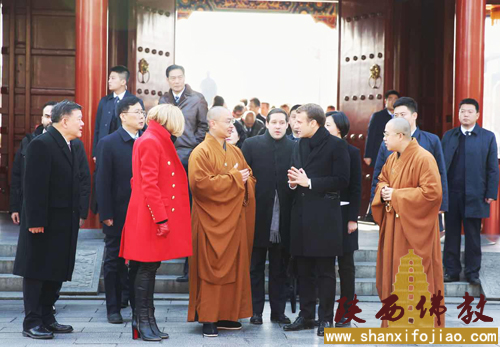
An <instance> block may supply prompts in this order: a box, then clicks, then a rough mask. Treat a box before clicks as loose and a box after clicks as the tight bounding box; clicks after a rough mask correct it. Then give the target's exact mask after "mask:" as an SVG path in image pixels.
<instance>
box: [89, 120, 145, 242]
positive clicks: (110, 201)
mask: <svg viewBox="0 0 500 347" xmlns="http://www.w3.org/2000/svg"><path fill="white" fill-rule="evenodd" d="M141 134H142V132H140V133H139V135H141ZM133 147H134V140H133V139H132V137H130V135H129V134H128V133H127V132H126V131H125V130H124V129H123V128H122V127H120V128H118V130H117V131H115V132H114V133H113V134H111V135H108V136H106V137H104V138H102V140H101V141H99V145H98V146H97V153H98V156H97V165H96V197H97V204H98V205H99V220H100V221H101V222H102V221H103V220H106V219H113V226H111V227H108V226H106V225H103V232H104V233H105V234H106V235H112V236H119V235H121V233H122V229H123V225H124V224H125V217H126V215H127V208H128V203H129V200H130V194H131V193H132V189H131V185H130V179H131V178H132V149H133Z"/></svg>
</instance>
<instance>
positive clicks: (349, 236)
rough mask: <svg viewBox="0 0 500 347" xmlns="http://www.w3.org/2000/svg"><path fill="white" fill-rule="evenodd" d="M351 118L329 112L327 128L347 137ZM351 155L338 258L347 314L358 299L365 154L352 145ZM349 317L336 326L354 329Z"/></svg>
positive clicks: (342, 293) (344, 191) (343, 193)
mask: <svg viewBox="0 0 500 347" xmlns="http://www.w3.org/2000/svg"><path fill="white" fill-rule="evenodd" d="M349 126H350V125H349V119H348V118H347V116H346V115H345V114H344V112H337V111H334V112H328V113H327V114H326V124H325V127H326V128H327V129H328V131H329V132H330V134H332V135H333V136H337V137H339V138H345V137H346V136H347V133H348V132H349ZM347 149H348V151H349V156H350V160H351V162H350V178H349V186H348V187H347V188H346V189H344V190H342V191H341V192H340V200H341V203H340V204H341V211H342V230H343V234H342V247H343V255H342V256H339V257H338V262H339V276H340V297H341V298H346V299H347V300H346V301H345V302H344V309H345V312H347V310H348V308H349V305H347V303H348V302H350V301H351V300H353V299H354V286H355V268H354V251H355V250H357V249H358V248H359V247H358V214H359V207H360V204H361V155H360V152H359V149H358V148H356V147H354V146H353V145H350V144H348V146H347ZM345 320H346V318H345V316H344V317H342V320H341V321H340V322H338V323H336V325H335V326H336V327H346V326H350V325H351V323H350V322H349V323H347V324H344V323H345Z"/></svg>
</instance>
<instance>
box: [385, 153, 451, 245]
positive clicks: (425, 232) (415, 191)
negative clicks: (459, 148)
mask: <svg viewBox="0 0 500 347" xmlns="http://www.w3.org/2000/svg"><path fill="white" fill-rule="evenodd" d="M418 161H420V165H421V167H420V169H419V170H415V171H414V172H413V175H418V179H417V181H418V184H417V187H415V188H400V189H395V190H394V192H393V193H392V201H391V204H392V207H393V209H394V212H395V213H397V214H398V215H399V218H400V221H401V225H402V229H403V232H404V234H405V237H406V238H407V240H409V241H410V243H411V244H412V246H413V247H415V248H416V249H421V247H424V246H425V243H426V242H429V240H431V237H432V233H433V232H435V230H436V224H437V217H438V213H439V209H440V206H441V201H442V198H443V193H442V188H441V176H440V174H439V170H438V167H437V164H436V161H435V160H431V159H430V158H428V157H421V158H418ZM408 180H411V178H410V177H408ZM407 185H410V184H407Z"/></svg>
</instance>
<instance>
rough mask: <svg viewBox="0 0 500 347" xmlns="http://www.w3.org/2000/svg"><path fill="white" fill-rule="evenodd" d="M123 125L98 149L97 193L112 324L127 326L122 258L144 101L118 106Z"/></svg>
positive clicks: (130, 98)
mask: <svg viewBox="0 0 500 347" xmlns="http://www.w3.org/2000/svg"><path fill="white" fill-rule="evenodd" d="M117 113H118V114H119V117H120V119H121V126H120V127H119V128H118V130H117V131H115V132H114V133H113V134H111V135H108V136H105V137H103V138H102V140H101V141H99V145H98V146H97V153H98V156H97V166H96V194H97V203H98V205H99V220H100V221H101V222H102V223H103V224H104V225H103V232H104V234H105V235H106V236H105V239H104V242H105V243H106V256H105V258H104V265H103V270H104V288H105V291H106V309H107V312H108V322H109V323H112V324H121V323H123V318H122V316H121V313H120V308H121V296H122V289H123V288H122V283H123V282H126V281H127V277H128V276H127V275H128V274H127V267H126V266H125V260H124V259H122V258H119V257H118V254H119V252H120V242H121V235H122V229H123V225H124V223H125V217H126V215H127V208H128V202H129V200H130V194H131V193H132V192H131V186H130V179H131V178H132V148H133V146H134V141H135V140H136V139H137V138H139V136H140V135H141V134H142V128H144V123H145V117H144V116H145V112H144V109H143V107H142V105H141V103H140V99H139V98H137V97H135V96H127V97H124V98H123V99H122V101H120V102H119V103H118V107H117Z"/></svg>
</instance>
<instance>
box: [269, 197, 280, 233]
mask: <svg viewBox="0 0 500 347" xmlns="http://www.w3.org/2000/svg"><path fill="white" fill-rule="evenodd" d="M269 241H271V243H280V242H281V237H280V202H279V198H278V191H277V190H275V194H274V205H273V219H272V220H271V233H270V237H269Z"/></svg>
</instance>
